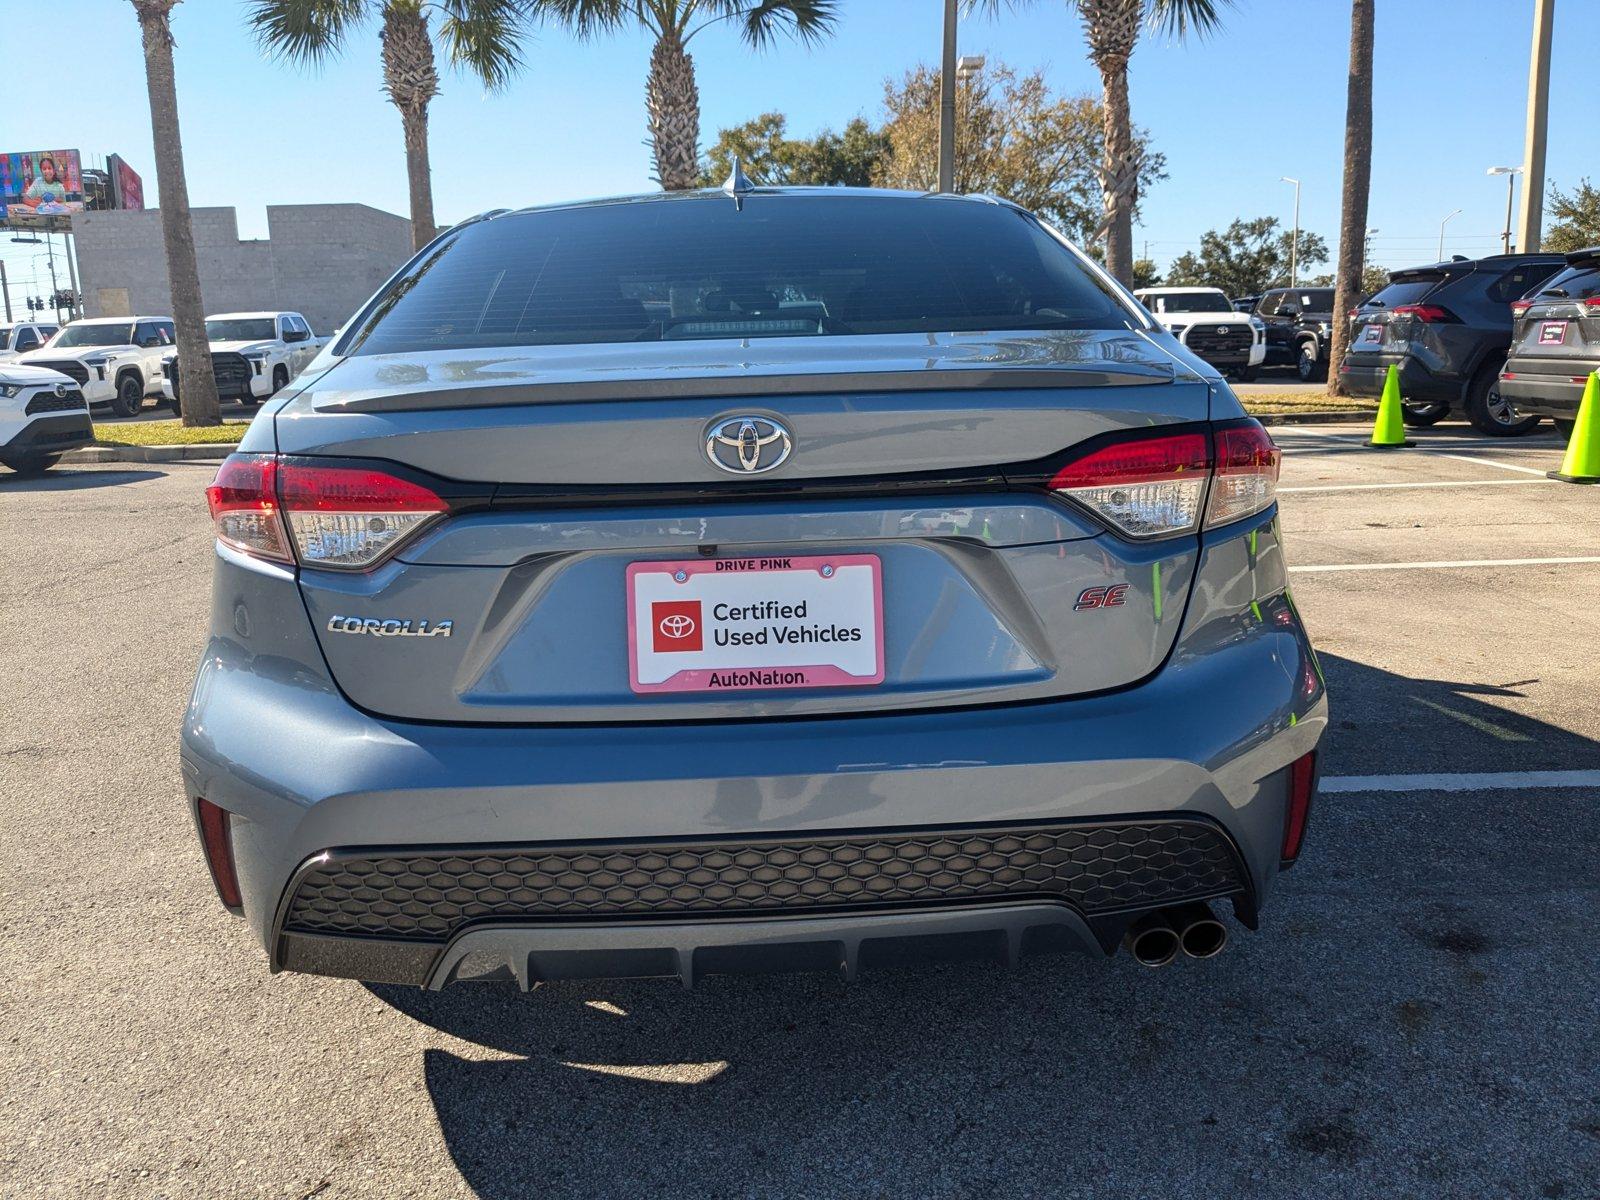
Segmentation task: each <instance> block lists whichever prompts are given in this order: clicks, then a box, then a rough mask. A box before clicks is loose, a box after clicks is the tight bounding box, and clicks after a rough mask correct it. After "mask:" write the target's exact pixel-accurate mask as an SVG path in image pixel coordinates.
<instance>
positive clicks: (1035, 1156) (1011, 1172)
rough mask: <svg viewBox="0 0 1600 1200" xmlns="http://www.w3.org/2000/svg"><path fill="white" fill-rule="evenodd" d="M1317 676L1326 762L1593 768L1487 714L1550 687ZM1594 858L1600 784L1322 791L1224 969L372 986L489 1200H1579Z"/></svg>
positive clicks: (1596, 757)
mask: <svg viewBox="0 0 1600 1200" xmlns="http://www.w3.org/2000/svg"><path fill="white" fill-rule="evenodd" d="M1324 665H1325V669H1326V671H1327V674H1328V677H1329V684H1330V689H1331V695H1332V701H1333V712H1334V726H1335V728H1334V730H1333V735H1332V738H1331V740H1330V743H1329V745H1328V759H1327V761H1328V771H1329V772H1330V773H1340V774H1376V773H1385V774H1388V773H1398V772H1413V771H1424V770H1425V771H1482V770H1511V769H1519V768H1521V767H1532V766H1535V765H1537V766H1539V767H1541V768H1545V769H1551V768H1570V767H1574V766H1587V765H1596V764H1600V746H1597V745H1596V743H1595V742H1594V741H1593V740H1592V739H1591V738H1589V737H1586V736H1583V735H1582V734H1580V733H1576V732H1572V731H1568V730H1564V729H1559V728H1556V727H1554V726H1550V725H1544V724H1542V723H1541V722H1539V721H1537V720H1533V719H1531V718H1524V717H1522V716H1520V715H1515V714H1508V713H1507V712H1506V711H1504V710H1503V709H1502V708H1500V707H1499V706H1497V705H1496V704H1494V703H1492V702H1491V701H1493V700H1495V699H1498V698H1502V697H1510V696H1514V695H1516V694H1518V692H1519V689H1520V690H1526V689H1529V688H1532V687H1535V686H1537V684H1536V682H1526V681H1511V682H1506V681H1502V682H1501V683H1498V684H1480V683H1461V682H1446V681H1437V680H1428V681H1418V680H1412V679H1404V678H1401V677H1398V676H1393V675H1389V674H1387V673H1385V672H1382V671H1376V670H1374V669H1372V668H1370V667H1367V666H1364V665H1362V664H1360V663H1355V662H1350V661H1348V660H1342V659H1338V658H1333V657H1325V658H1324ZM1462 715H1464V716H1467V717H1470V718H1472V719H1474V720H1476V721H1479V722H1482V723H1483V724H1484V725H1486V726H1494V727H1496V728H1499V729H1501V730H1503V731H1505V732H1509V733H1511V734H1513V735H1516V736H1521V737H1525V738H1526V739H1528V740H1527V741H1526V742H1522V741H1510V742H1505V741H1502V739H1501V738H1499V737H1497V736H1495V735H1492V734H1487V733H1484V732H1483V730H1482V729H1479V728H1475V727H1474V726H1473V725H1472V724H1471V723H1470V722H1468V723H1463V721H1462V720H1461V719H1460V717H1461V716H1462ZM1479 743H1488V744H1487V745H1486V746H1482V747H1480V746H1479ZM1507 747H1509V748H1511V750H1512V751H1515V752H1517V753H1519V754H1521V757H1520V758H1511V759H1508V758H1507V753H1508V751H1507V749H1506V748H1507ZM1523 752H1525V753H1523ZM1597 854H1600V790H1589V791H1587V792H1585V791H1579V790H1561V789H1546V790H1540V791H1530V792H1524V793H1508V792H1487V793H1484V792H1480V793H1466V792H1458V793H1448V794H1444V793H1410V792H1408V793H1399V794H1393V793H1391V794H1374V793H1353V794H1339V795H1330V796H1328V797H1326V798H1324V799H1323V800H1322V801H1320V802H1319V805H1318V808H1317V810H1316V812H1315V814H1314V820H1313V825H1312V829H1311V834H1310V841H1309V845H1308V849H1307V853H1306V857H1305V859H1304V860H1303V861H1302V862H1301V863H1300V864H1299V865H1298V866H1297V867H1296V869H1295V870H1294V871H1292V872H1289V873H1288V874H1286V875H1283V876H1281V877H1280V879H1279V881H1278V884H1277V890H1276V892H1275V894H1274V896H1273V898H1272V902H1271V903H1270V904H1269V905H1268V907H1267V909H1266V911H1265V913H1264V921H1263V927H1262V929H1261V931H1260V932H1259V933H1256V934H1251V933H1248V932H1246V931H1244V930H1243V929H1241V928H1240V927H1238V926H1237V925H1236V924H1233V923H1232V922H1231V921H1230V928H1231V931H1232V933H1233V939H1234V940H1233V942H1232V944H1230V946H1229V947H1228V949H1227V950H1226V951H1225V952H1224V953H1223V954H1222V955H1221V956H1220V957H1218V958H1217V959H1214V960H1211V961H1208V962H1194V961H1180V962H1179V963H1177V964H1175V965H1174V966H1172V967H1169V968H1166V969H1163V970H1157V971H1151V970H1147V969H1145V968H1142V967H1139V966H1137V965H1135V964H1134V963H1133V962H1132V961H1131V960H1130V958H1129V957H1128V956H1127V955H1126V954H1118V955H1117V956H1116V957H1115V958H1113V959H1112V960H1110V961H1106V962H1100V961H1093V960H1089V959H1085V958H1079V957H1071V956H1047V957H1037V958H1029V959H1027V960H1024V961H1023V962H1022V963H1021V964H1020V965H1019V966H1017V967H1016V968H1014V969H1012V970H1005V969H1003V968H1000V967H998V966H995V965H990V964H987V963H966V964H943V965H932V966H926V967H920V968H901V969H893V970H889V969H886V970H881V971H878V972H869V973H867V974H865V975H864V976H863V977H862V978H861V979H860V980H859V981H858V982H856V983H854V984H851V985H849V986H848V987H846V986H844V985H843V984H841V983H840V982H838V981H836V980H834V979H831V978H829V977H825V976H816V975H792V976H752V977H727V976H714V977H711V978H708V979H706V980H704V981H703V982H702V983H701V985H700V986H699V987H698V988H697V989H696V990H695V991H692V992H688V991H685V990H683V989H682V988H680V987H678V986H677V985H675V984H671V983H666V982H662V981H621V982H617V981H611V982H594V983H557V984H550V985H545V986H542V987H539V988H537V989H536V990H535V991H534V992H533V993H531V994H528V995H524V994H522V993H520V992H517V991H516V990H514V989H512V988H509V987H502V986H496V985H487V984H482V985H473V984H463V985H457V986H456V987H454V988H451V989H449V990H447V991H445V992H442V993H437V994H433V993H427V992H422V991H419V990H415V989H411V988H398V987H388V986H374V987H372V991H373V993H374V994H375V995H376V996H378V997H379V998H380V999H382V1000H383V1001H384V1002H386V1003H388V1004H390V1005H392V1006H394V1007H395V1008H396V1009H398V1010H400V1011H401V1012H404V1013H406V1014H408V1015H409V1016H411V1017H413V1018H415V1019H416V1020H418V1021H420V1022H422V1023H424V1024H426V1025H428V1026H431V1027H433V1028H435V1029H437V1030H440V1031H442V1032H444V1033H446V1034H448V1035H449V1036H450V1037H452V1038H455V1039H459V1041H460V1042H463V1043H466V1045H457V1046H452V1047H449V1048H432V1049H428V1050H426V1051H425V1052H424V1054H423V1060H422V1063H421V1070H422V1075H423V1079H424V1082H425V1085H426V1087H427V1089H428V1092H429V1095H430V1098H431V1100H432V1102H433V1104H434V1106H435V1109H436V1112H437V1114H438V1119H439V1127H440V1130H441V1132H442V1134H443V1136H444V1141H445V1144H446V1146H447V1148H448V1150H449V1153H450V1154H451V1156H452V1159H453V1161H454V1163H455V1165H456V1166H457V1168H458V1169H459V1171H460V1172H461V1174H462V1176H463V1178H464V1179H465V1181H466V1182H467V1183H468V1184H469V1185H470V1186H471V1187H472V1188H473V1189H474V1190H475V1191H476V1193H477V1194H478V1195H480V1196H483V1197H488V1198H493V1200H509V1198H511V1197H522V1196H527V1195H532V1194H539V1195H561V1196H564V1195H574V1196H594V1195H606V1196H610V1195H619V1196H620V1195H643V1194H654V1193H656V1192H664V1191H667V1190H668V1189H672V1190H674V1191H686V1190H691V1189H692V1190H693V1191H694V1192H696V1193H700V1194H707V1195H718V1196H720V1195H734V1194H738V1195H785V1196H787V1195H810V1196H835V1195H840V1196H843V1195H850V1196H856V1195H873V1196H876V1195H915V1196H919V1197H920V1196H973V1195H1033V1194H1038V1195H1055V1196H1080V1195H1081V1196H1086V1197H1087V1196H1095V1197H1100V1196H1113V1195H1161V1196H1189V1195H1251V1196H1268V1195H1273V1196H1303V1195H1317V1196H1319V1197H1331V1196H1392V1195H1518V1196H1521V1195H1528V1196H1577V1195H1579V1194H1583V1192H1584V1189H1585V1188H1587V1187H1588V1186H1589V1185H1586V1184H1584V1183H1582V1180H1583V1179H1584V1178H1588V1179H1590V1180H1591V1183H1592V1180H1593V1178H1594V1173H1593V1172H1594V1166H1595V1164H1596V1163H1597V1162H1600V1087H1597V1086H1596V1076H1595V1074H1594V1068H1593V1063H1594V1062H1595V1061H1596V1059H1597V1054H1600V987H1596V982H1597V975H1596V970H1595V967H1594V964H1593V955H1592V953H1591V951H1592V947H1593V944H1594V942H1593V926H1594V920H1593V914H1594V911H1595V907H1596V901H1597V900H1600V884H1597V882H1596V875H1595V872H1594V861H1595V857H1596V855H1597Z"/></svg>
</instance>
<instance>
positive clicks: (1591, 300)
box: [1583, 296, 1600, 311]
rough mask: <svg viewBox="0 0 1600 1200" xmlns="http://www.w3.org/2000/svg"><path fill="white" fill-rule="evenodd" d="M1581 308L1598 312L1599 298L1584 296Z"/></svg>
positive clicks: (1599, 309) (1599, 308)
mask: <svg viewBox="0 0 1600 1200" xmlns="http://www.w3.org/2000/svg"><path fill="white" fill-rule="evenodd" d="M1583 306H1584V307H1585V308H1592V309H1595V310H1597V311H1600V296H1585V297H1584V298H1583Z"/></svg>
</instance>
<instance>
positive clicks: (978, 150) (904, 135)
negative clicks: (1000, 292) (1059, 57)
mask: <svg viewBox="0 0 1600 1200" xmlns="http://www.w3.org/2000/svg"><path fill="white" fill-rule="evenodd" d="M883 100H884V107H885V109H887V111H888V122H887V123H886V124H885V125H884V127H883V132H884V133H885V134H886V135H887V136H888V143H889V153H888V154H887V155H886V156H885V157H884V158H883V159H882V160H881V161H880V164H879V168H878V171H877V174H876V176H875V178H876V180H877V182H879V183H881V184H883V185H885V186H887V187H898V188H911V189H914V190H932V189H933V187H934V186H935V183H936V181H937V178H938V173H939V74H938V72H937V71H935V70H933V69H932V68H931V67H927V66H918V67H916V68H915V69H913V70H911V71H908V72H907V73H906V75H905V76H904V78H902V79H900V80H899V81H895V80H892V79H891V80H889V81H888V82H886V83H885V84H884V95H883ZM1135 138H1136V142H1137V147H1136V149H1137V155H1138V161H1139V164H1140V184H1141V186H1144V185H1147V184H1149V183H1153V182H1155V181H1156V180H1159V179H1165V178H1166V174H1165V172H1164V171H1163V167H1164V166H1165V165H1166V159H1165V158H1164V157H1163V156H1162V155H1160V154H1157V153H1154V152H1152V151H1150V150H1149V148H1148V138H1147V135H1146V134H1145V133H1144V132H1143V131H1142V130H1140V131H1136V132H1135ZM1104 158H1105V122H1104V120H1103V118H1102V113H1101V109H1100V104H1099V102H1097V101H1096V100H1095V99H1094V98H1093V97H1092V96H1087V95H1082V96H1059V95H1056V94H1055V93H1054V92H1052V91H1051V90H1050V88H1049V86H1048V85H1047V84H1046V83H1045V81H1044V76H1043V74H1042V73H1040V72H1037V71H1035V72H1034V73H1032V74H1030V75H1018V74H1017V73H1016V71H1014V70H1012V68H1010V67H1008V66H1006V65H1005V64H1004V63H997V62H994V61H993V60H991V61H990V63H989V65H988V67H987V68H986V69H985V70H984V71H983V73H982V74H981V75H979V76H978V77H977V78H976V79H971V80H967V81H965V82H963V83H962V84H961V85H960V87H959V88H958V89H957V91H956V163H955V166H956V191H958V192H989V193H992V194H994V195H996V196H1001V197H1003V198H1005V199H1007V200H1011V201H1014V202H1015V203H1017V204H1020V205H1022V206H1023V207H1024V208H1027V209H1030V210H1032V211H1033V212H1036V213H1038V214H1040V215H1041V216H1043V217H1044V218H1045V219H1046V220H1048V221H1050V222H1051V223H1052V224H1054V225H1055V226H1057V227H1058V228H1059V229H1060V230H1061V231H1062V232H1063V233H1064V234H1066V235H1067V236H1068V237H1070V238H1071V239H1072V240H1073V241H1075V242H1077V243H1078V244H1080V245H1087V244H1090V243H1092V242H1093V241H1094V240H1095V230H1096V229H1097V228H1098V227H1099V225H1100V223H1101V218H1102V212H1101V210H1102V198H1101V194H1100V176H1099V170H1100V164H1101V162H1102V160H1103V159H1104ZM1135 211H1137V207H1135Z"/></svg>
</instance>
